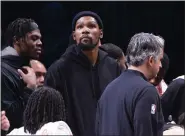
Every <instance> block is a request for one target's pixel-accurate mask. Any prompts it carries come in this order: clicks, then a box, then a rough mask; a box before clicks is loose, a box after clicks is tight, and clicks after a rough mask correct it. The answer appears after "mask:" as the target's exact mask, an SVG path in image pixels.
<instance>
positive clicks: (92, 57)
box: [82, 46, 99, 65]
mask: <svg viewBox="0 0 185 136" xmlns="http://www.w3.org/2000/svg"><path fill="white" fill-rule="evenodd" d="M98 48H99V47H98V46H96V47H95V48H94V49H93V50H91V51H82V52H83V53H84V54H85V55H86V56H87V58H88V59H89V60H90V62H91V64H92V65H95V64H96V61H97V58H98Z"/></svg>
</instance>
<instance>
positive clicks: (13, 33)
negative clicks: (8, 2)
mask: <svg viewBox="0 0 185 136" xmlns="http://www.w3.org/2000/svg"><path fill="white" fill-rule="evenodd" d="M31 23H35V21H34V20H32V19H27V18H17V19H16V20H14V21H13V22H11V23H10V24H9V25H8V28H7V29H6V32H5V42H6V45H10V46H13V39H14V38H16V40H18V39H20V38H22V37H25V35H26V33H28V32H29V31H30V30H33V27H32V26H31V25H30V24H31ZM35 24H36V23H35Z"/></svg>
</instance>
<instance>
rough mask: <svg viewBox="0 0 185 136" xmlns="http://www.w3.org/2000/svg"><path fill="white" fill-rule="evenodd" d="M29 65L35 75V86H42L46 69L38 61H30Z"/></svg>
mask: <svg viewBox="0 0 185 136" xmlns="http://www.w3.org/2000/svg"><path fill="white" fill-rule="evenodd" d="M30 64H31V67H32V68H33V70H34V72H35V75H36V80H37V86H42V85H43V84H44V77H45V74H46V68H45V67H44V65H43V64H42V63H40V62H39V61H35V60H32V61H31V62H30Z"/></svg>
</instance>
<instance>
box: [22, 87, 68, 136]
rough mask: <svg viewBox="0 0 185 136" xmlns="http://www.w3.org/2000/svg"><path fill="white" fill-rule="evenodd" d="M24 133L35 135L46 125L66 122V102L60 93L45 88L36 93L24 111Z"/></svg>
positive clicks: (40, 88)
mask: <svg viewBox="0 0 185 136" xmlns="http://www.w3.org/2000/svg"><path fill="white" fill-rule="evenodd" d="M23 119H24V132H25V133H26V131H28V132H29V133H31V134H35V133H36V132H37V130H39V129H40V128H41V127H42V126H43V125H44V124H46V123H48V122H55V121H60V120H63V121H66V114H65V105H64V100H63V97H62V95H61V94H60V92H58V91H56V90H55V89H53V88H50V87H47V86H43V87H39V88H37V89H36V91H34V92H33V93H32V94H31V95H30V97H29V99H28V103H27V105H26V109H25V111H24V118H23Z"/></svg>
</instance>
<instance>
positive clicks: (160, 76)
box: [150, 68, 164, 86]
mask: <svg viewBox="0 0 185 136" xmlns="http://www.w3.org/2000/svg"><path fill="white" fill-rule="evenodd" d="M163 78H164V69H163V68H160V69H159V72H158V74H157V76H156V77H155V78H153V79H151V80H150V83H151V84H153V85H154V86H157V85H159V83H160V82H161V80H162V79H163Z"/></svg>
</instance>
